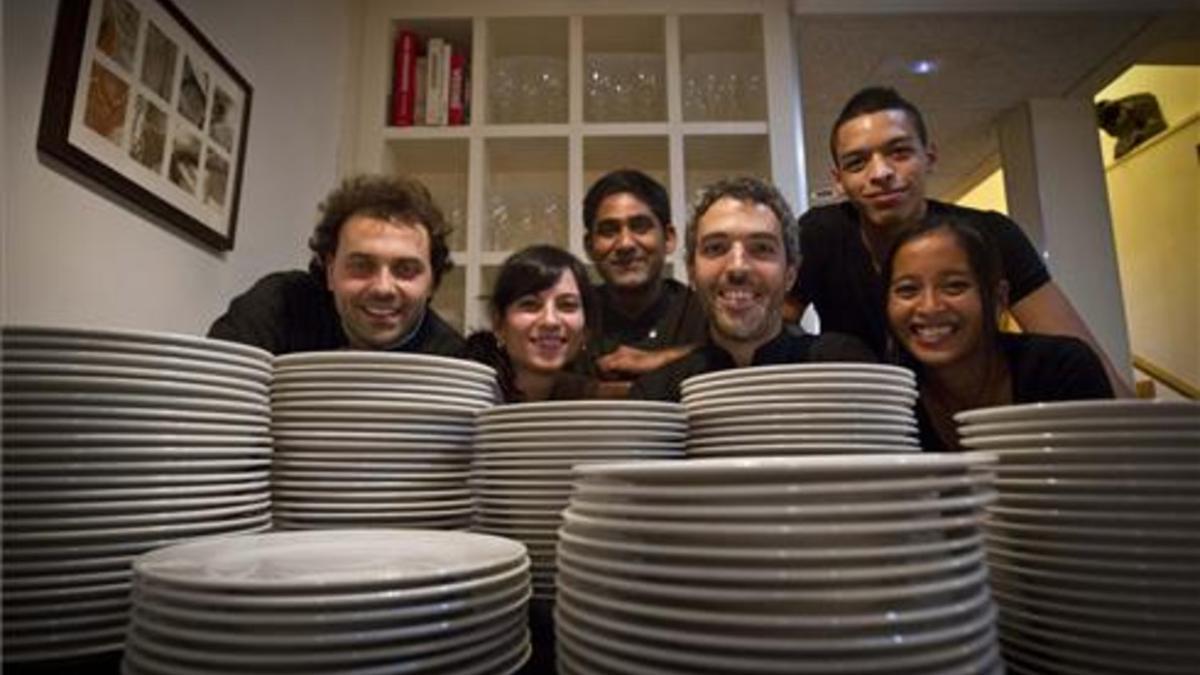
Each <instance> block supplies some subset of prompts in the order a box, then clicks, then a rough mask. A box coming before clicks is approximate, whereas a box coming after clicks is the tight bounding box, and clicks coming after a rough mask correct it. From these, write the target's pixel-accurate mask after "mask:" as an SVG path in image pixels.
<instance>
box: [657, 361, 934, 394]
mask: <svg viewBox="0 0 1200 675" xmlns="http://www.w3.org/2000/svg"><path fill="white" fill-rule="evenodd" d="M760 367H761V366H757V367H755V370H757V369H758V368H760ZM741 375H743V376H744V375H746V373H745V371H743V372H742V373H741ZM730 379H732V381H730ZM811 385H819V386H824V385H850V386H863V385H866V386H874V385H884V386H892V387H905V388H908V389H912V388H913V387H915V386H916V378H915V377H914V376H913V374H912V372H911V371H909V372H906V373H905V374H904V375H899V374H893V373H857V372H843V373H829V372H824V373H766V374H763V375H758V376H754V377H738V378H727V379H726V381H714V382H703V383H700V384H695V383H692V382H690V381H684V383H683V384H682V385H681V386H680V390H681V393H682V394H683V397H684V399H685V400H687V399H689V398H691V397H693V396H701V395H705V394H710V393H712V392H715V391H730V392H732V391H737V392H742V393H747V394H752V393H757V392H759V391H761V390H764V389H774V388H779V387H796V386H811Z"/></svg>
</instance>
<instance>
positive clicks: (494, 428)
mask: <svg viewBox="0 0 1200 675" xmlns="http://www.w3.org/2000/svg"><path fill="white" fill-rule="evenodd" d="M629 427H636V430H637V431H657V432H686V431H687V428H688V425H687V419H686V418H684V417H682V416H681V417H676V418H673V419H669V420H666V419H663V420H655V419H648V420H642V419H639V420H637V422H636V424H630V425H627V426H622V425H614V426H606V425H604V424H597V422H596V421H594V420H582V421H581V420H569V419H561V420H555V421H552V422H507V421H500V420H499V419H481V420H479V423H478V424H477V425H476V429H477V431H478V433H480V434H501V433H529V432H542V431H551V432H556V433H572V432H576V433H577V432H588V433H596V434H621V433H625V432H627V431H630V430H631V429H629Z"/></svg>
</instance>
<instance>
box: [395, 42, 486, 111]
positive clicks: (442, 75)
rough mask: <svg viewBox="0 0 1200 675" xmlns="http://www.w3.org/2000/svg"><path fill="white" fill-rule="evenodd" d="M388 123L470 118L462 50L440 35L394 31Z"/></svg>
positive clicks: (464, 60)
mask: <svg viewBox="0 0 1200 675" xmlns="http://www.w3.org/2000/svg"><path fill="white" fill-rule="evenodd" d="M393 62H394V63H393V73H392V105H391V111H390V118H389V120H388V123H389V124H390V125H391V126H397V127H408V126H414V125H425V126H460V125H464V124H467V123H469V121H470V96H469V92H468V91H467V87H468V86H469V81H470V73H469V71H470V68H469V67H468V63H467V56H466V50H465V49H464V48H463V47H462V46H461V45H455V44H453V43H451V42H450V41H449V40H447V39H445V38H441V37H436V36H433V37H429V38H427V39H422V36H420V35H418V34H417V33H415V32H413V31H410V30H400V31H398V32H397V33H396V39H395V45H394V57H393Z"/></svg>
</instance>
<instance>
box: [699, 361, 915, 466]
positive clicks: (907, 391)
mask: <svg viewBox="0 0 1200 675" xmlns="http://www.w3.org/2000/svg"><path fill="white" fill-rule="evenodd" d="M680 389H681V391H682V392H683V404H684V406H685V407H686V408H687V416H688V424H689V428H688V441H687V452H688V455H689V456H692V457H747V456H766V455H812V454H848V453H879V452H895V451H919V450H920V449H921V448H920V445H919V443H918V442H917V438H916V435H917V423H916V418H915V417H914V415H913V403H914V402H915V401H916V398H917V390H916V380H915V378H914V377H913V374H912V371H910V370H908V369H906V368H900V367H897V366H884V365H874V364H866V363H808V364H790V365H780V366H759V367H755V368H736V369H733V370H722V371H718V372H715V373H705V374H703V375H697V376H695V377H691V378H688V379H687V380H685V381H684V382H683V384H682V385H681V387H680Z"/></svg>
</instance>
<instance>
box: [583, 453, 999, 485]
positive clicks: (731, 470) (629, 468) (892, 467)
mask: <svg viewBox="0 0 1200 675" xmlns="http://www.w3.org/2000/svg"><path fill="white" fill-rule="evenodd" d="M995 461H996V457H995V455H989V454H988V453H900V454H887V455H858V456H835V457H758V458H746V459H702V460H687V461H683V462H675V461H649V462H626V463H622V464H608V465H599V464H595V465H590V466H588V467H587V468H585V469H581V471H580V473H581V474H582V475H583V476H585V477H595V478H604V479H609V478H611V479H618V480H628V481H646V482H650V483H668V484H673V483H679V482H686V483H693V484H702V483H705V482H712V481H718V482H721V483H724V484H731V483H736V482H739V480H746V481H747V482H764V479H765V482H777V483H778V482H795V483H803V482H805V481H809V480H815V479H817V478H818V477H819V476H820V477H821V478H822V479H823V480H828V476H832V475H839V474H841V475H844V476H846V479H859V480H867V479H872V478H895V477H897V476H898V475H905V476H911V475H912V474H924V473H928V472H931V471H948V470H962V471H966V470H967V469H978V468H982V467H987V466H990V465H993V464H994V463H995Z"/></svg>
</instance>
